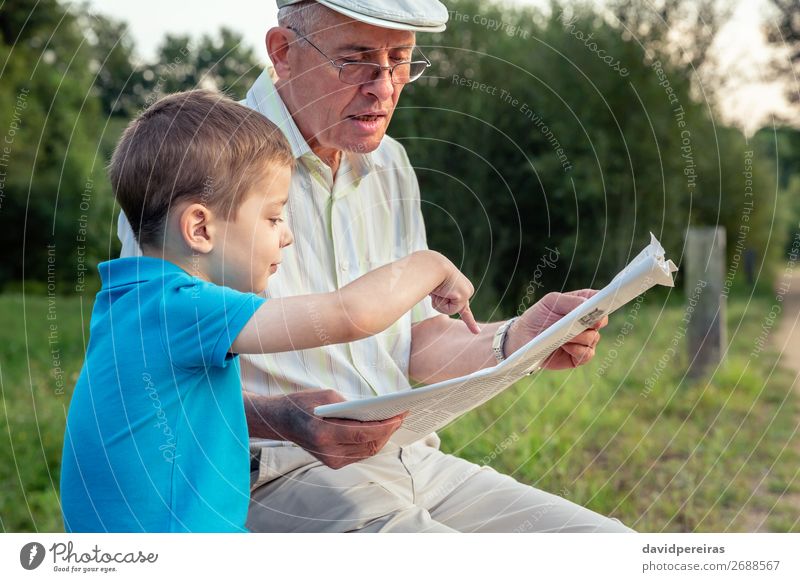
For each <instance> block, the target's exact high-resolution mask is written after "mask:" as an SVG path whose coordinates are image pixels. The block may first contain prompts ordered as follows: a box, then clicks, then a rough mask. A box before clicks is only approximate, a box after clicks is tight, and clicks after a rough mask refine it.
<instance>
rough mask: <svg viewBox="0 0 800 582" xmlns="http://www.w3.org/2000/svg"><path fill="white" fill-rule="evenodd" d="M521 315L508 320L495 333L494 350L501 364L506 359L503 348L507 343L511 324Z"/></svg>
mask: <svg viewBox="0 0 800 582" xmlns="http://www.w3.org/2000/svg"><path fill="white" fill-rule="evenodd" d="M518 319H519V317H512V318H511V319H509V320H508V321H506V322H505V323H504V324H503V325H501V326H500V327H498V328H497V331H496V332H495V334H494V340H493V341H492V351H493V352H494V357H495V359H497V363H498V364H499V363H500V362H502V361H503V360H505V359H506V354H505V352H504V351H503V348H504V347H505V345H506V336H507V335H508V329H509V328H510V327H511V324H512V323H514V322H515V321H517V320H518Z"/></svg>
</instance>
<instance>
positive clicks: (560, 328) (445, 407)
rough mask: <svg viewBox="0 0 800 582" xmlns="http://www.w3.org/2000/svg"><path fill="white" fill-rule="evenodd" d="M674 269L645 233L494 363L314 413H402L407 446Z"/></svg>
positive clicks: (668, 282)
mask: <svg viewBox="0 0 800 582" xmlns="http://www.w3.org/2000/svg"><path fill="white" fill-rule="evenodd" d="M677 270H678V268H677V267H676V266H675V264H674V263H673V262H672V261H670V260H667V259H665V258H664V249H663V248H662V246H661V244H660V243H659V242H658V240H656V237H655V236H653V234H652V233H651V234H650V244H649V245H648V246H647V247H645V249H644V250H643V251H642V252H641V253H639V254H638V255H637V256H636V258H634V259H633V260H632V261H631V262H630V263H629V264H628V265H627V266H626V267H625V268H624V269H623V270H622V271H620V273H619V274H617V276H616V277H614V279H613V280H612V281H611V282H610V283H609V284H608V285H607V286H606V287H604V288H603V289H602V290H601V291H599V292H598V293H597V294H596V295H594V296H593V297H591V298H590V299H588V300H586V301H585V302H583V303H582V304H581V305H580V306H578V307H577V308H576V309H574V310H573V311H571V312H570V313H568V314H567V315H565V316H564V317H562V318H561V319H560V320H558V321H557V322H556V323H554V324H553V325H551V326H550V327H548V328H547V329H545V330H544V331H543V332H542V333H540V334H539V335H537V336H536V337H535V338H533V339H532V340H531V341H529V342H528V343H527V344H526V345H525V346H523V347H522V348H520V349H519V350H517V351H516V352H514V353H513V354H512V355H511V356H509V357H508V358H507V359H506V360H504V361H503V362H501V363H499V364H498V365H496V366H494V367H492V368H485V369H483V370H478V371H477V372H474V373H472V374H469V375H467V376H462V377H460V378H453V379H450V380H446V381H444V382H438V383H436V384H430V385H428V386H423V387H420V388H415V389H413V390H408V391H405V392H397V393H394V394H386V395H384V396H376V397H374V398H366V399H363V400H351V401H347V402H339V403H336V404H326V405H324V406H318V407H317V408H316V409H315V410H314V413H315V414H317V415H318V416H321V417H325V418H347V419H354V420H362V421H367V420H382V419H386V418H390V417H392V416H395V415H397V414H400V413H403V412H406V411H408V412H409V415H408V417H406V419H405V421H404V422H403V426H402V427H401V428H400V429H398V430H397V432H395V434H394V435H393V436H392V441H394V442H395V443H397V444H399V445H401V446H402V445H408V444H411V443H413V442H414V441H416V440H419V439H421V438H423V437H425V436H426V435H428V434H430V433H431V432H433V431H436V430H439V429H441V428H443V427H444V426H446V425H447V424H449V423H451V422H452V421H453V420H455V419H457V418H458V417H460V416H461V415H463V414H465V413H466V412H469V411H470V410H472V409H473V408H476V407H478V406H480V405H481V404H483V403H484V402H486V401H487V400H489V399H491V398H493V397H494V396H496V395H497V394H499V393H500V392H502V391H503V390H505V389H506V388H508V387H509V386H511V385H512V384H514V383H515V382H517V381H518V380H520V379H522V378H524V377H525V376H527V375H529V374H532V373H533V372H535V371H537V370H538V369H539V368H540V367H541V364H542V363H543V362H544V361H545V360H546V359H547V357H548V356H549V355H550V354H552V353H553V352H554V351H555V350H556V349H558V348H559V347H560V346H561V345H563V344H565V343H566V342H568V341H569V340H571V339H572V338H574V337H575V336H576V335H578V334H579V333H581V332H582V331H584V330H585V329H587V328H589V327H591V326H592V325H593V324H594V323H595V322H597V321H598V320H600V319H601V318H603V317H604V316H606V315H608V314H609V313H612V312H614V311H615V310H617V309H619V308H620V307H622V306H623V305H625V304H626V303H628V302H629V301H631V300H632V299H634V298H636V297H637V296H639V295H641V294H642V293H644V292H645V291H647V290H648V289H650V288H651V287H653V286H655V285H665V286H667V287H672V286H673V285H674V282H673V278H672V274H673V273H674V272H675V271H677Z"/></svg>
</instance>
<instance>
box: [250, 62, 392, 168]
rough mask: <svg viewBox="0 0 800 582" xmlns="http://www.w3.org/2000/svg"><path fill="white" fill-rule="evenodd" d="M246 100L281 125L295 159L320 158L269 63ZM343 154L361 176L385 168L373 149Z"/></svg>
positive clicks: (273, 121)
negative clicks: (276, 83) (282, 95)
mask: <svg viewBox="0 0 800 582" xmlns="http://www.w3.org/2000/svg"><path fill="white" fill-rule="evenodd" d="M245 103H246V104H247V106H248V107H250V108H251V109H255V110H256V111H258V112H259V113H261V115H263V116H264V117H266V118H267V119H269V120H270V121H271V122H272V123H274V124H275V125H277V126H278V127H279V128H280V129H281V131H282V132H283V134H284V135H285V136H286V139H287V140H288V141H289V145H290V146H291V148H292V154H293V155H294V157H295V159H299V158H302V157H305V156H313V157H314V158H316V159H318V158H317V156H316V154H315V153H314V152H313V151H312V150H311V148H310V147H309V145H308V143H307V142H306V140H305V138H303V134H302V133H300V130H299V129H298V128H297V124H295V122H294V119H292V116H291V114H290V113H289V110H288V109H287V107H286V104H285V103H284V102H283V100H282V99H281V96H280V94H279V93H278V90H277V89H276V88H275V84H274V83H273V82H272V77H271V75H270V68H269V67H268V68H266V69H264V71H263V72H262V73H261V75H260V76H259V77H258V79H256V82H255V83H253V86H252V87H251V88H250V90H249V91H248V92H247V99H246V100H245ZM379 149H380V148H379ZM375 153H377V152H375ZM343 155H345V156H347V159H348V162H349V164H350V167H351V168H352V170H353V172H355V174H356V176H358V178H363V177H364V176H366V175H367V174H369V173H370V172H372V171H373V170H374V169H375V168H382V167H383V166H384V165H385V160H384V156H380V155H373V153H366V154H359V153H355V152H346V151H345V152H343Z"/></svg>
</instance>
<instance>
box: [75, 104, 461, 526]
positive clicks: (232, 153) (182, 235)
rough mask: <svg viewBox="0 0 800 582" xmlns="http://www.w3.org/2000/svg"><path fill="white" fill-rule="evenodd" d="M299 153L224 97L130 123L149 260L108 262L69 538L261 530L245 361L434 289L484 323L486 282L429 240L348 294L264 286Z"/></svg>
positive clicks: (349, 325)
mask: <svg viewBox="0 0 800 582" xmlns="http://www.w3.org/2000/svg"><path fill="white" fill-rule="evenodd" d="M293 163H294V159H293V156H292V153H291V150H290V148H289V145H288V143H287V141H286V139H285V138H284V137H283V134H282V133H281V132H280V130H279V129H278V128H277V127H276V126H275V125H273V124H272V123H271V122H269V121H268V120H267V119H266V118H264V117H262V116H261V115H260V114H258V113H256V112H254V111H252V110H250V109H248V108H246V107H244V106H243V105H239V104H237V103H234V102H232V101H230V100H228V99H226V98H224V97H222V96H220V95H218V94H215V93H211V92H207V91H190V92H187V93H180V94H175V95H171V96H168V97H165V98H164V99H161V100H160V101H158V102H157V103H156V104H155V105H153V106H152V107H150V108H149V109H148V110H147V111H145V112H144V113H143V114H142V115H141V116H139V117H138V118H137V119H135V120H134V121H133V122H132V123H131V124H130V125H129V126H128V128H127V129H126V130H125V132H124V134H123V136H122V138H121V139H120V142H119V144H118V145H117V149H116V151H115V152H114V156H113V159H112V161H111V166H110V177H111V181H112V186H113V189H114V195H115V196H116V199H117V201H118V202H119V204H120V206H121V207H122V209H123V210H124V212H125V214H126V215H127V216H128V217H129V218H130V220H131V223H132V225H133V230H134V233H135V235H136V237H137V241H138V242H139V245H140V246H141V248H142V250H143V253H144V256H142V257H138V258H126V259H117V260H113V261H108V262H106V263H101V264H100V265H99V267H98V269H99V271H100V277H101V280H102V288H101V290H100V292H99V293H98V295H97V298H96V301H95V304H94V310H93V312H92V320H91V337H90V339H89V346H88V349H87V353H86V359H85V362H84V365H83V369H82V371H81V375H80V377H79V379H78V383H77V386H76V387H75V392H74V394H73V397H72V403H71V405H70V410H69V416H68V419H67V428H66V434H65V438H64V454H63V461H62V475H61V500H62V508H63V513H64V524H65V527H66V530H67V531H73V532H75V531H137V532H138V531H146V532H157V531H158V532H164V531H196V532H200V531H203V532H206V531H245V529H244V523H245V518H246V514H247V508H248V503H249V455H248V434H247V425H246V421H245V414H244V407H243V402H242V393H241V385H240V380H239V366H238V356H237V354H242V353H268V352H279V351H287V350H300V349H304V348H310V347H317V346H320V345H323V344H324V343H339V342H348V341H354V340H357V339H361V338H364V337H367V336H369V335H372V334H375V333H379V332H380V331H383V330H384V329H386V328H387V327H389V326H390V325H391V324H392V323H393V322H394V321H396V320H397V319H398V318H400V317H401V316H402V315H403V313H405V312H406V311H408V310H409V309H411V308H412V307H413V306H414V305H415V304H417V303H418V302H419V301H421V300H422V299H423V298H425V297H426V296H427V295H428V294H431V295H432V297H433V305H434V307H436V308H437V309H438V310H439V311H441V312H443V313H447V314H453V313H457V312H458V313H460V314H461V316H462V318H463V319H464V321H465V323H467V325H468V326H470V329H472V330H473V331H475V332H476V333H477V324H476V323H475V320H474V319H473V318H472V315H471V313H470V311H469V304H468V299H469V297H470V296H471V295H472V293H473V288H472V285H471V284H470V283H469V281H468V280H467V279H466V278H465V277H464V276H463V275H462V274H461V273H460V272H459V271H458V270H457V269H456V268H455V267H454V266H453V264H452V263H450V262H449V261H448V260H447V259H445V258H444V257H442V256H441V255H439V254H438V253H434V252H430V251H423V252H418V253H414V254H412V255H410V256H408V257H406V258H404V259H401V260H399V261H397V262H395V263H392V264H390V265H387V266H384V267H382V268H380V269H377V270H375V271H373V272H371V273H368V274H367V275H365V276H363V277H361V278H360V279H358V280H356V281H354V282H353V283H351V284H349V285H347V286H346V287H343V288H342V289H341V290H339V291H337V292H334V293H323V294H317V295H307V296H302V297H288V298H280V299H270V300H268V301H267V300H265V299H264V298H262V297H260V296H258V295H257V293H261V292H262V291H264V289H265V288H266V285H267V279H268V278H269V276H270V274H271V273H274V272H275V271H276V270H277V269H278V265H279V264H280V262H281V249H283V248H285V247H287V246H288V245H290V244H291V243H292V233H291V231H290V230H289V227H288V225H286V223H285V222H284V221H283V218H282V213H283V208H284V205H285V204H286V201H287V195H288V188H289V181H290V177H291V170H292V167H293ZM321 388H323V387H321ZM333 388H335V387H333Z"/></svg>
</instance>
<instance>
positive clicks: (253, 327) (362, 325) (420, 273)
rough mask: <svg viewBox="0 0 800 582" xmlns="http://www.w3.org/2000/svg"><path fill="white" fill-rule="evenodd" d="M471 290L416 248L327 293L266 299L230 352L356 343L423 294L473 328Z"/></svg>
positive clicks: (442, 261)
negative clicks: (401, 257) (400, 257)
mask: <svg viewBox="0 0 800 582" xmlns="http://www.w3.org/2000/svg"><path fill="white" fill-rule="evenodd" d="M473 291H474V290H473V288H472V285H471V284H470V282H469V281H468V280H467V279H466V277H464V275H462V274H461V273H460V272H459V271H458V269H456V268H455V266H454V265H453V264H452V263H451V262H450V261H448V260H447V259H446V258H444V257H443V256H442V255H440V254H439V253H436V252H433V251H419V252H416V253H413V254H411V255H409V256H408V257H405V258H404V259H400V260H399V261H395V262H393V263H390V264H388V265H385V266H383V267H381V268H379V269H376V270H374V271H371V272H370V273H367V274H366V275H364V276H362V277H360V278H359V279H356V280H355V281H353V282H352V283H350V284H349V285H346V286H345V287H343V288H342V289H340V290H338V291H336V292H333V293H319V294H315V295H302V296H297V297H286V298H279V299H270V300H269V301H267V302H266V303H264V304H263V305H262V306H261V307H260V308H259V309H258V311H256V313H255V314H254V315H253V317H252V318H251V319H250V321H249V322H248V323H247V324H246V325H245V326H244V328H243V329H242V331H241V332H240V333H239V335H238V337H237V338H236V340H235V341H234V342H233V345H232V346H231V350H230V351H231V352H233V353H238V354H256V353H258V354H260V353H274V352H285V351H290V350H302V349H306V348H313V347H319V346H323V345H328V344H336V343H344V342H351V341H356V340H359V339H362V338H365V337H368V336H371V335H374V334H376V333H380V332H381V331H383V330H385V329H386V328H388V327H389V326H390V325H391V324H392V323H394V322H395V321H397V320H398V319H399V318H400V317H401V316H402V315H403V314H404V313H405V312H407V311H408V310H410V309H411V308H412V307H413V306H414V305H416V304H417V303H419V302H420V301H421V300H422V299H424V298H425V297H426V296H427V295H429V294H431V295H433V305H434V307H435V308H436V309H437V310H439V311H441V312H443V313H447V314H452V313H461V317H462V319H463V320H464V322H465V323H466V324H467V325H468V327H470V329H472V330H473V332H476V330H477V324H476V323H475V320H474V318H473V317H472V313H471V312H470V311H469V303H468V300H469V297H470V296H472V293H473Z"/></svg>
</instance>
